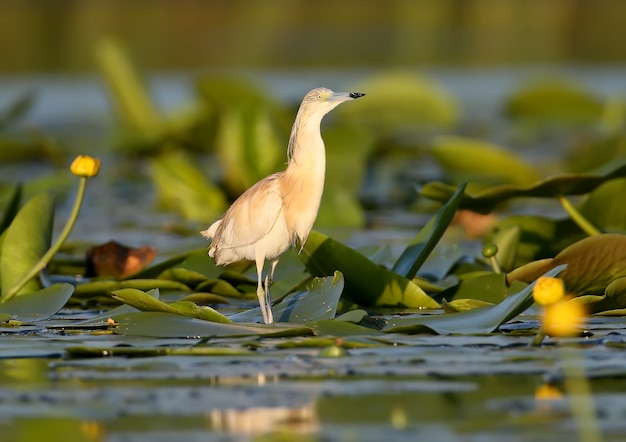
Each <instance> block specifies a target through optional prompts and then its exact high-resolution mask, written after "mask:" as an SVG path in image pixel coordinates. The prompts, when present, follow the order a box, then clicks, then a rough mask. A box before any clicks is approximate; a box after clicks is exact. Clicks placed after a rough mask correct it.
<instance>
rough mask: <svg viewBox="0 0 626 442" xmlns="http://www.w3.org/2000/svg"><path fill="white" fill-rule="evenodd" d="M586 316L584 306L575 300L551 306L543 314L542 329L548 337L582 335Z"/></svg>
mask: <svg viewBox="0 0 626 442" xmlns="http://www.w3.org/2000/svg"><path fill="white" fill-rule="evenodd" d="M585 316H586V312H585V308H584V306H583V305H582V304H580V303H579V302H576V301H575V300H573V301H560V302H557V303H556V304H550V305H547V306H546V307H545V309H544V312H543V319H542V329H543V331H544V333H545V334H546V335H548V336H557V337H567V336H576V335H578V334H579V333H580V327H581V326H583V324H584V319H585Z"/></svg>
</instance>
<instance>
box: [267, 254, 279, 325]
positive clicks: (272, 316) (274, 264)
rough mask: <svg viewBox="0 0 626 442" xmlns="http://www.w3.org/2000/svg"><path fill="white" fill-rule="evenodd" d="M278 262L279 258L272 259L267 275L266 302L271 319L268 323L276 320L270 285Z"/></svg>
mask: <svg viewBox="0 0 626 442" xmlns="http://www.w3.org/2000/svg"><path fill="white" fill-rule="evenodd" d="M277 264H278V259H275V260H274V261H272V264H271V266H270V270H269V272H267V275H266V276H265V302H266V303H267V315H268V316H269V320H270V322H269V323H268V324H271V323H272V322H274V315H273V314H272V298H271V296H270V286H271V285H272V282H273V281H274V270H276V265H277Z"/></svg>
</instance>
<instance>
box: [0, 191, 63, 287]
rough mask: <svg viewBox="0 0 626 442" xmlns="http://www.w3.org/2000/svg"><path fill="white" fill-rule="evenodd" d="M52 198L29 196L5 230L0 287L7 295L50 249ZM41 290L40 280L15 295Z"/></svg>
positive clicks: (0, 259)
mask: <svg viewBox="0 0 626 442" xmlns="http://www.w3.org/2000/svg"><path fill="white" fill-rule="evenodd" d="M53 218H54V197H53V196H52V194H51V193H48V192H46V193H40V194H38V195H36V196H34V197H32V198H31V199H30V200H29V201H28V202H27V203H26V204H25V205H24V207H22V209H21V210H20V211H19V212H18V213H17V215H16V216H15V218H14V219H13V221H12V222H11V225H10V226H9V227H8V228H7V229H6V232H5V234H4V240H3V241H2V251H1V255H0V288H1V292H2V293H3V294H4V293H7V292H8V291H9V290H10V289H11V288H12V287H13V286H14V285H15V284H17V282H18V281H19V280H20V279H22V277H24V276H25V275H26V274H27V273H28V272H29V271H30V269H31V268H33V266H34V265H35V264H36V263H37V262H38V261H39V259H40V258H41V257H42V256H43V255H44V254H45V253H46V251H47V250H48V248H49V247H50V242H51V240H52V222H53ZM40 288H41V285H40V283H39V281H37V280H36V279H33V280H31V281H29V282H28V283H27V284H26V285H25V286H24V287H23V288H22V289H21V290H20V291H18V293H17V295H18V296H19V295H23V294H29V293H33V292H35V291H37V290H39V289H40Z"/></svg>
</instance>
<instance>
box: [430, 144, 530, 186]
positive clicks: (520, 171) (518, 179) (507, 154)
mask: <svg viewBox="0 0 626 442" xmlns="http://www.w3.org/2000/svg"><path fill="white" fill-rule="evenodd" d="M430 152H431V153H432V154H433V156H434V157H435V159H436V160H437V162H439V164H440V165H441V166H442V167H443V169H444V170H445V171H446V172H448V173H449V174H451V175H452V176H454V177H455V178H456V179H457V180H462V181H469V180H471V181H480V182H487V183H498V184H501V183H507V184H513V185H518V186H526V185H530V184H532V183H533V182H535V181H536V180H537V179H539V176H538V175H537V171H536V168H534V167H533V166H532V165H530V164H528V163H527V162H526V161H524V160H523V159H522V158H520V157H518V156H517V155H516V154H515V153H514V152H513V151H511V150H510V149H505V148H502V147H500V146H496V145H494V144H491V143H487V142H485V141H482V140H475V139H471V138H464V137H457V136H449V135H448V136H440V137H436V138H435V139H434V140H433V142H432V147H431V149H430Z"/></svg>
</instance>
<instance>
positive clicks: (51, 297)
mask: <svg viewBox="0 0 626 442" xmlns="http://www.w3.org/2000/svg"><path fill="white" fill-rule="evenodd" d="M73 292H74V286H73V285H71V284H53V285H51V286H50V287H46V288H45V289H41V290H39V291H37V292H35V293H31V294H29V295H28V296H16V297H14V298H13V299H10V300H9V301H7V302H4V303H2V304H0V314H9V315H11V316H13V318H14V319H16V320H18V321H24V322H36V321H43V320H45V319H48V318H50V317H51V316H52V315H54V314H55V313H57V312H58V311H59V310H61V309H62V308H63V306H65V304H66V303H67V301H68V300H69V299H70V298H71V297H72V293H73Z"/></svg>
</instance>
